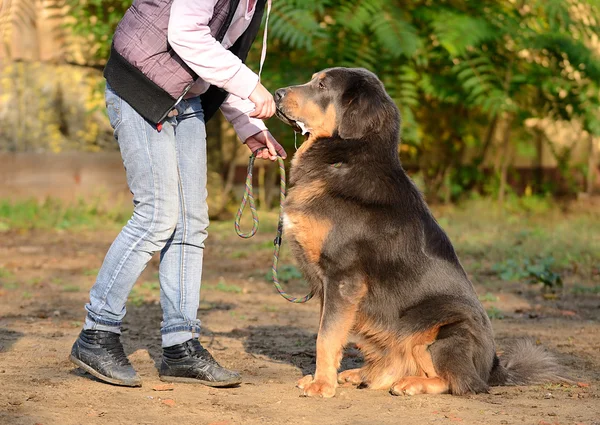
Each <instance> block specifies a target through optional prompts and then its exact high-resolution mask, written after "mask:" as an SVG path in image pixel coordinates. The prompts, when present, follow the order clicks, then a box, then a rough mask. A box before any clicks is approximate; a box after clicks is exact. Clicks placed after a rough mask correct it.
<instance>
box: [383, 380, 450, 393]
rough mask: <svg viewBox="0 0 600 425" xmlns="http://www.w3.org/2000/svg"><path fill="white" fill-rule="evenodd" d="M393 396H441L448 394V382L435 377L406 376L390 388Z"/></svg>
mask: <svg viewBox="0 0 600 425" xmlns="http://www.w3.org/2000/svg"><path fill="white" fill-rule="evenodd" d="M390 392H391V393H392V394H393V395H417V394H443V393H447V392H448V382H446V381H445V380H443V379H442V378H440V377H439V376H436V377H434V378H428V377H424V376H407V377H406V378H402V379H401V380H400V381H398V382H397V383H396V384H394V385H393V386H392V388H391V389H390Z"/></svg>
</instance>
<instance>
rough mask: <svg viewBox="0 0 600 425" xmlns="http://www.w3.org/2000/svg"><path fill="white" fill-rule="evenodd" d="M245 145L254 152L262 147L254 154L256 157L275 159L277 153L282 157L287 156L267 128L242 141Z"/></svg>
mask: <svg viewBox="0 0 600 425" xmlns="http://www.w3.org/2000/svg"><path fill="white" fill-rule="evenodd" d="M244 143H245V144H246V146H248V148H249V149H250V150H251V151H252V152H256V151H257V150H258V149H261V148H265V147H266V148H267V149H262V150H261V151H260V152H258V153H257V154H256V157H257V158H262V159H270V160H271V161H276V160H277V154H279V156H281V157H282V158H283V159H285V158H286V157H287V154H286V153H285V150H284V149H283V147H282V146H281V145H280V144H279V143H278V142H277V140H275V138H274V137H273V135H272V134H271V133H270V132H269V130H263V131H261V132H260V133H256V134H254V135H252V136H250V137H248V138H247V139H246V141H245V142H244Z"/></svg>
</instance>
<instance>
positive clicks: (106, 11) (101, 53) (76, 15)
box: [66, 0, 132, 63]
mask: <svg viewBox="0 0 600 425" xmlns="http://www.w3.org/2000/svg"><path fill="white" fill-rule="evenodd" d="M131 3H132V0H108V1H107V0H66V5H67V6H68V10H69V15H70V16H71V17H72V18H73V19H72V21H71V23H70V24H69V27H70V29H71V30H72V31H73V32H74V34H77V35H79V36H81V37H83V38H84V39H86V40H89V42H90V46H91V47H92V50H91V51H90V52H88V54H89V55H90V58H89V60H90V61H91V62H92V63H97V62H100V63H101V62H103V61H104V60H106V59H107V58H108V54H109V52H110V44H111V39H112V34H113V33H114V32H115V29H116V28H117V24H118V23H119V21H120V20H121V18H122V17H123V14H124V12H125V10H127V8H128V7H129V6H130V5H131Z"/></svg>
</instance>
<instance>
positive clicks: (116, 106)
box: [105, 86, 123, 130]
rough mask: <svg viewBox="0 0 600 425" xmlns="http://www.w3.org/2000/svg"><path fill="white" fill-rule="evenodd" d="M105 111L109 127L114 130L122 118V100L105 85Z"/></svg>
mask: <svg viewBox="0 0 600 425" xmlns="http://www.w3.org/2000/svg"><path fill="white" fill-rule="evenodd" d="M105 100H106V113H107V114H108V121H109V122H110V125H111V127H112V128H113V129H114V130H116V129H117V127H118V126H119V124H121V119H122V108H121V107H122V104H123V100H122V99H121V98H120V97H119V95H117V94H116V93H115V92H114V91H112V89H111V88H110V87H108V86H107V87H106V93H105Z"/></svg>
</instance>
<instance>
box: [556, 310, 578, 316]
mask: <svg viewBox="0 0 600 425" xmlns="http://www.w3.org/2000/svg"><path fill="white" fill-rule="evenodd" d="M560 314H562V315H563V316H577V313H576V312H574V311H571V310H561V311H560Z"/></svg>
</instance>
